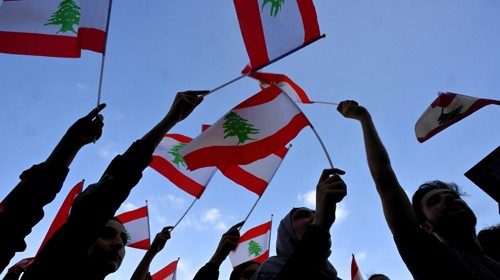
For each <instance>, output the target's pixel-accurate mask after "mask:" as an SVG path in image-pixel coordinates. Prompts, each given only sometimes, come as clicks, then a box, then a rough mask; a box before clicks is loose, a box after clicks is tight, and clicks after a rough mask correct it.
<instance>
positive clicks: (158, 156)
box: [149, 134, 217, 198]
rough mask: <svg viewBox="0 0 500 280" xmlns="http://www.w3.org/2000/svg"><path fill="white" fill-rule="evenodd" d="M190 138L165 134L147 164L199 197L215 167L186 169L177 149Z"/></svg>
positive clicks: (189, 140)
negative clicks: (151, 159)
mask: <svg viewBox="0 0 500 280" xmlns="http://www.w3.org/2000/svg"><path fill="white" fill-rule="evenodd" d="M191 140H192V139H191V138H189V137H187V136H184V135H181V134H167V135H165V136H164V137H163V140H162V141H161V142H160V144H159V145H158V147H156V149H155V151H154V152H153V161H152V162H151V163H150V164H149V166H150V167H151V168H153V169H154V170H156V171H158V172H159V173H160V174H162V175H163V176H165V177H166V178H167V179H169V180H170V181H171V182H172V183H173V184H174V185H176V186H177V187H179V188H180V189H182V190H183V191H185V192H187V193H189V194H190V195H192V196H194V197H196V198H200V197H201V195H202V194H203V191H204V190H205V187H206V186H207V184H208V183H209V182H210V179H211V178H212V176H213V175H214V173H215V171H217V169H216V168H214V167H209V168H208V167H207V168H202V169H199V170H195V171H190V170H188V169H187V165H186V162H185V161H184V159H183V157H182V156H181V155H180V154H179V150H180V149H181V148H182V147H184V146H186V144H187V143H189V142H191Z"/></svg>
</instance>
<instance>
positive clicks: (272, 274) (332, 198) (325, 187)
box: [253, 169, 347, 280]
mask: <svg viewBox="0 0 500 280" xmlns="http://www.w3.org/2000/svg"><path fill="white" fill-rule="evenodd" d="M339 174H344V172H343V171H341V170H338V169H325V170H323V173H322V175H321V178H320V180H319V182H318V185H317V187H316V211H313V210H311V209H308V208H293V209H292V211H290V213H288V214H287V215H286V216H285V218H283V220H281V222H280V225H279V227H278V240H277V241H276V253H277V256H274V257H271V258H269V259H268V260H266V261H265V262H264V263H263V264H262V266H261V267H260V268H259V270H258V271H257V274H256V276H254V278H253V279H256V280H274V279H280V280H293V279H317V280H323V279H337V271H336V270H335V268H334V267H333V265H332V264H331V263H330V262H329V261H328V257H329V256H330V253H331V251H330V247H331V240H330V233H329V232H330V228H331V226H332V225H333V223H334V221H335V210H336V207H337V203H339V202H340V201H342V199H343V198H344V197H345V196H346V194H347V187H346V185H345V184H344V182H343V181H342V179H341V178H340V176H339Z"/></svg>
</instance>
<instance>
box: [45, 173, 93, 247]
mask: <svg viewBox="0 0 500 280" xmlns="http://www.w3.org/2000/svg"><path fill="white" fill-rule="evenodd" d="M83 183H84V181H83V180H82V181H80V182H78V183H77V184H76V185H75V186H74V187H73V188H72V189H71V190H70V191H69V193H68V195H67V196H66V198H65V199H64V201H63V204H62V205H61V208H59V211H58V212H57V214H56V216H55V218H54V220H53V221H52V224H51V225H50V227H49V230H48V231H47V234H46V235H45V238H44V239H43V241H42V244H41V245H40V248H38V252H40V251H41V250H42V248H43V246H45V244H46V243H47V241H49V239H50V238H52V236H53V235H54V233H56V231H58V230H59V228H61V226H62V225H64V224H65V223H66V221H67V220H68V217H69V213H70V212H71V206H73V201H75V197H76V196H77V195H79V194H80V193H81V192H82V190H83Z"/></svg>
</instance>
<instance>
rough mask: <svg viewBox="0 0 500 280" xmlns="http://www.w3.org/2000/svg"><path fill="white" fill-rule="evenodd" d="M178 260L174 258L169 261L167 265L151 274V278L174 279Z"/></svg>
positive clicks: (158, 279)
mask: <svg viewBox="0 0 500 280" xmlns="http://www.w3.org/2000/svg"><path fill="white" fill-rule="evenodd" d="M178 262H179V261H178V260H175V261H173V262H171V263H170V264H169V265H167V266H165V267H164V268H162V269H161V270H160V271H158V272H156V273H155V274H153V275H151V277H153V280H175V273H176V271H177V263H178Z"/></svg>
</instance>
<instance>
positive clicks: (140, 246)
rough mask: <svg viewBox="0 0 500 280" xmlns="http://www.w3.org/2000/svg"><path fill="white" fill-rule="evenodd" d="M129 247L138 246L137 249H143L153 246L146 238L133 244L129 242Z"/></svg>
mask: <svg viewBox="0 0 500 280" xmlns="http://www.w3.org/2000/svg"><path fill="white" fill-rule="evenodd" d="M127 246H128V247H132V248H136V249H142V250H149V247H150V246H151V244H150V242H149V238H148V239H144V240H141V241H138V242H135V243H132V244H127Z"/></svg>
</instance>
